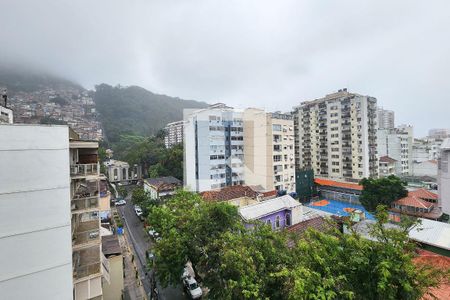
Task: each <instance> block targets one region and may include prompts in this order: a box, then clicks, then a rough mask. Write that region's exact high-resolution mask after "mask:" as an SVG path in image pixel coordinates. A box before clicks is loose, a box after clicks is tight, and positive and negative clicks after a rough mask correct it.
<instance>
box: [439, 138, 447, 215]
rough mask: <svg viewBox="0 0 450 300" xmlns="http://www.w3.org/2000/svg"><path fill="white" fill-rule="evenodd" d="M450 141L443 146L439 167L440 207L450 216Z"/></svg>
mask: <svg viewBox="0 0 450 300" xmlns="http://www.w3.org/2000/svg"><path fill="white" fill-rule="evenodd" d="M449 162H450V139H445V140H444V142H443V143H442V145H441V156H440V158H439V165H438V169H439V170H438V186H439V188H438V189H439V207H441V208H442V211H443V212H444V213H446V214H448V215H450V165H449Z"/></svg>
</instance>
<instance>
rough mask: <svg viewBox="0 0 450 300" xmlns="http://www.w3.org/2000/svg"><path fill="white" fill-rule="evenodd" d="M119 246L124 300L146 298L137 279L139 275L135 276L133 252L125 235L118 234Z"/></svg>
mask: <svg viewBox="0 0 450 300" xmlns="http://www.w3.org/2000/svg"><path fill="white" fill-rule="evenodd" d="M119 242H120V247H121V248H122V253H123V260H124V272H125V278H124V286H125V288H124V299H125V300H128V299H129V300H143V299H144V300H147V296H146V294H145V291H144V288H143V286H142V283H141V281H140V279H139V276H136V274H137V273H138V271H137V268H136V264H135V261H134V259H136V258H134V259H133V252H132V251H131V249H130V246H129V244H128V241H127V239H126V237H125V235H119Z"/></svg>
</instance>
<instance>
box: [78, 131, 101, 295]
mask: <svg viewBox="0 0 450 300" xmlns="http://www.w3.org/2000/svg"><path fill="white" fill-rule="evenodd" d="M69 150H70V151H69V153H70V177H71V183H70V196H71V212H72V221H71V223H72V268H73V285H74V291H73V293H74V299H75V300H78V299H102V276H103V277H104V278H105V279H106V280H107V281H109V264H108V260H107V259H106V258H105V257H104V255H103V253H102V251H101V238H100V215H99V208H100V206H99V201H100V185H99V182H100V166H99V163H98V143H97V142H91V141H81V140H79V137H78V136H77V134H76V133H75V132H73V131H71V132H70V143H69Z"/></svg>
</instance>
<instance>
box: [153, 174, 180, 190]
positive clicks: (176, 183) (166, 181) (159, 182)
mask: <svg viewBox="0 0 450 300" xmlns="http://www.w3.org/2000/svg"><path fill="white" fill-rule="evenodd" d="M145 182H146V183H148V184H149V185H150V186H152V187H154V188H155V189H157V190H158V191H159V192H161V191H172V190H175V189H177V188H178V187H181V185H182V183H181V181H180V180H178V179H176V178H175V177H173V176H166V177H158V178H149V179H145Z"/></svg>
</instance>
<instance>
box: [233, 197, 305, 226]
mask: <svg viewBox="0 0 450 300" xmlns="http://www.w3.org/2000/svg"><path fill="white" fill-rule="evenodd" d="M302 213H303V211H302V205H301V203H300V202H298V201H297V200H295V199H294V198H292V197H291V196H289V195H284V196H281V197H277V198H273V199H270V200H265V201H261V202H258V203H255V204H251V205H247V206H244V207H240V208H239V214H240V216H241V218H242V219H243V221H244V222H245V223H246V226H247V227H250V226H252V223H253V222H255V221H261V222H263V223H266V224H268V225H271V226H272V228H273V229H275V230H279V229H283V228H286V227H289V226H292V225H293V224H297V223H299V222H300V221H301V218H302Z"/></svg>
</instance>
